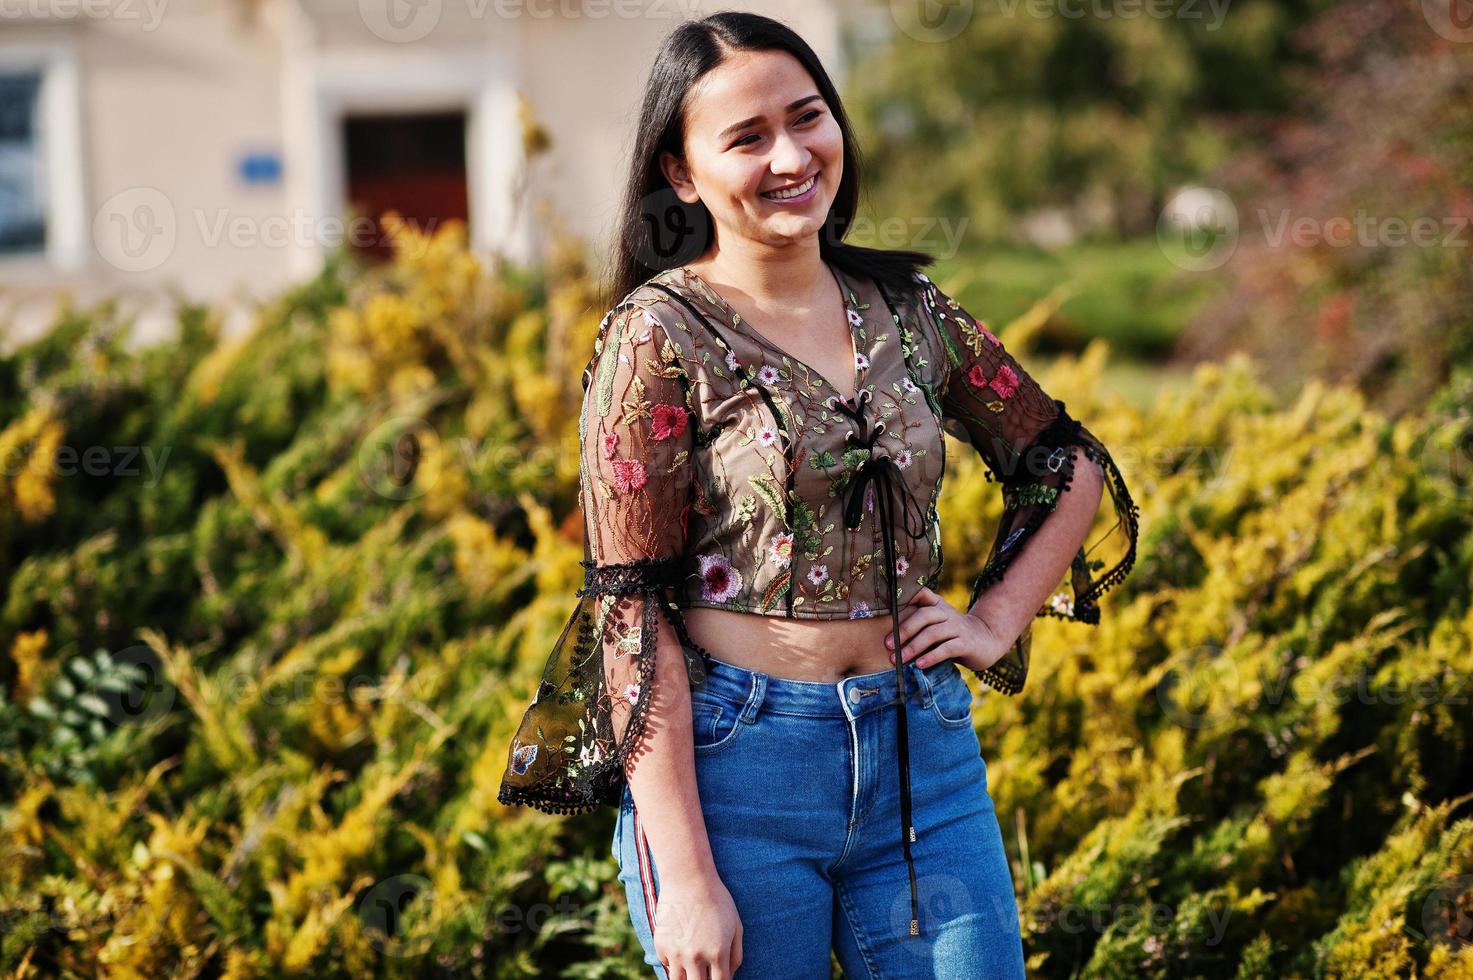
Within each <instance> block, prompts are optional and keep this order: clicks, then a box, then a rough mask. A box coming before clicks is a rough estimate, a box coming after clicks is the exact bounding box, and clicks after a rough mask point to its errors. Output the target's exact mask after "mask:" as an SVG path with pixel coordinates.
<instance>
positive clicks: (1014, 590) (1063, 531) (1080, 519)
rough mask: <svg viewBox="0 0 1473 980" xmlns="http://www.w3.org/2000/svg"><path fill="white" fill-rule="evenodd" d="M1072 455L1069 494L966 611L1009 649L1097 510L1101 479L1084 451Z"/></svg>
mask: <svg viewBox="0 0 1473 980" xmlns="http://www.w3.org/2000/svg"><path fill="white" fill-rule="evenodd" d="M1071 452H1073V454H1074V476H1073V479H1072V480H1071V481H1070V487H1069V489H1068V490H1067V491H1064V492H1063V493H1062V494H1060V496H1059V500H1058V503H1057V505H1056V509H1055V511H1054V513H1053V514H1051V515H1050V516H1049V518H1048V520H1046V521H1044V522H1043V525H1042V526H1041V527H1040V528H1039V529H1038V530H1037V531H1036V532H1034V534H1033V536H1032V537H1031V538H1030V539H1029V540H1028V541H1027V542H1026V543H1025V544H1024V546H1023V551H1022V553H1021V554H1019V555H1018V556H1017V557H1016V558H1014V559H1013V561H1012V564H1010V565H1009V566H1008V569H1007V573H1006V574H1005V575H1003V577H1002V579H1001V580H1000V581H998V582H995V583H993V584H992V585H991V586H989V587H988V588H986V589H984V590H983V592H982V594H981V595H980V596H978V597H977V602H976V604H975V605H973V606H972V608H971V609H969V610H967V611H968V612H969V613H970V614H972V615H973V616H976V617H978V618H979V619H982V620H983V621H985V622H986V623H987V624H988V626H990V627H991V628H992V630H993V632H994V633H996V634H997V635H998V636H1001V637H1003V638H1004V639H1005V640H1006V641H1007V643H1008V644H1009V645H1011V644H1012V642H1013V641H1014V640H1016V639H1017V638H1018V636H1019V635H1020V634H1021V633H1022V632H1023V630H1024V629H1026V628H1027V627H1028V624H1029V623H1030V622H1032V620H1033V617H1034V616H1036V615H1037V614H1038V610H1039V609H1040V608H1041V607H1042V606H1043V604H1044V602H1045V601H1046V600H1047V599H1048V597H1049V595H1050V594H1051V593H1052V591H1053V589H1054V587H1055V586H1056V585H1057V584H1058V582H1059V580H1060V579H1061V578H1062V577H1063V575H1064V572H1065V571H1066V570H1067V569H1068V568H1069V563H1070V562H1072V561H1073V560H1074V555H1075V554H1076V553H1078V551H1079V548H1080V545H1081V544H1083V542H1084V538H1085V536H1086V535H1087V534H1089V529H1090V525H1091V524H1093V522H1094V516H1095V513H1096V511H1097V510H1098V509H1099V505H1100V498H1101V495H1102V494H1103V492H1104V486H1105V481H1104V474H1103V473H1102V472H1101V471H1100V467H1099V465H1098V464H1096V463H1094V462H1093V461H1092V460H1090V459H1089V457H1087V456H1085V454H1084V450H1082V449H1080V448H1079V447H1078V446H1075V447H1072V449H1071Z"/></svg>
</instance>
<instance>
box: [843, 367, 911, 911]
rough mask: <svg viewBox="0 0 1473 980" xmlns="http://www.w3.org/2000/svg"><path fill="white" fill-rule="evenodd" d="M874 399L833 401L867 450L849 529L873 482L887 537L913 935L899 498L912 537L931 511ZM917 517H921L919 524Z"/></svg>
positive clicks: (851, 438) (848, 505)
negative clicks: (889, 445) (872, 416)
mask: <svg viewBox="0 0 1473 980" xmlns="http://www.w3.org/2000/svg"><path fill="white" fill-rule="evenodd" d="M869 398H870V391H869V389H868V388H861V389H860V390H859V393H858V394H857V395H856V396H855V398H854V402H853V403H852V404H851V403H849V402H847V401H845V400H844V399H841V398H839V397H837V396H834V397H831V398H829V400H828V404H829V407H831V408H835V409H837V410H839V411H841V412H843V413H844V415H846V416H847V417H849V418H850V419H852V420H853V421H854V423H855V426H856V427H857V430H858V431H856V430H855V429H850V430H849V434H848V436H847V437H845V444H846V445H849V446H851V447H853V448H856V449H859V450H863V451H865V452H866V453H867V455H866V457H865V459H864V461H863V462H862V463H861V464H860V465H859V467H858V468H857V469H856V470H855V471H854V476H853V477H852V478H851V483H850V486H849V489H848V491H847V494H848V495H847V497H846V499H845V501H844V526H845V527H847V528H849V529H850V530H851V531H852V530H854V529H856V528H858V527H859V522H860V521H861V520H862V519H863V517H864V499H865V494H866V491H867V490H868V489H869V488H870V487H871V486H874V487H876V488H878V493H877V497H878V502H879V508H878V509H879V511H880V531H881V534H882V536H883V537H884V539H885V568H886V571H887V572H888V573H889V591H890V628H891V635H892V638H893V639H894V641H895V682H896V692H895V736H896V745H897V747H898V754H897V758H896V764H897V768H898V770H899V777H900V847H901V849H902V850H903V851H904V852H905V870H906V874H907V875H909V877H910V934H911V935H912V936H919V935H920V934H921V922H920V900H919V896H918V894H917V889H916V869H915V861H914V860H913V859H912V857H911V853H910V845H911V842H912V841H914V840H915V839H916V832H915V825H914V823H913V822H912V820H911V805H910V744H909V741H908V739H907V727H906V714H905V702H906V698H907V697H908V696H909V695H908V692H907V691H906V689H905V669H904V664H903V662H902V660H901V656H900V595H899V592H900V588H899V583H900V573H899V570H898V569H897V568H896V561H895V536H894V526H895V496H896V494H899V495H900V497H901V523H902V526H903V527H904V529H905V533H906V534H908V535H910V537H912V538H923V537H925V536H926V510H925V508H924V507H922V506H921V504H920V502H919V501H917V500H916V499H915V497H914V495H912V494H911V493H910V490H909V488H908V487H907V486H906V485H905V478H904V477H903V476H902V475H901V473H900V466H899V464H897V463H896V462H895V459H894V457H892V456H890V455H889V453H887V452H885V451H884V449H883V448H881V449H876V445H875V444H876V443H877V442H878V441H879V438H880V434H881V433H883V432H884V431H885V423H884V422H883V421H877V422H875V423H874V425H870V420H869V418H868V416H867V415H866V414H865V410H864V409H865V403H866V402H868V401H869ZM912 517H915V518H916V519H915V521H914V522H912Z"/></svg>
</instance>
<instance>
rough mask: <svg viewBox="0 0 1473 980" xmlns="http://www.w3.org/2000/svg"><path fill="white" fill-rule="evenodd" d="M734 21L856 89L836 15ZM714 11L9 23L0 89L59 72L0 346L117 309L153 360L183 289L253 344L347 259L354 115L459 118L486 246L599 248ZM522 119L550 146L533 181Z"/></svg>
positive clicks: (785, 13) (302, 8)
mask: <svg viewBox="0 0 1473 980" xmlns="http://www.w3.org/2000/svg"><path fill="white" fill-rule="evenodd" d="M834 2H837V0H834ZM78 6H79V7H80V4H79V5H78ZM723 6H725V5H723ZM730 6H733V7H739V8H741V9H749V10H754V11H757V12H761V13H764V14H767V15H768V16H772V17H776V18H778V19H781V20H783V21H785V22H786V23H788V24H789V25H790V26H792V27H793V28H794V29H795V30H797V31H798V32H799V33H800V34H801V35H803V36H804V37H805V39H807V40H808V41H809V43H810V44H812V45H813V47H814V49H815V50H816V51H817V52H818V54H819V56H820V58H822V59H823V61H824V63H825V65H827V66H828V67H829V69H830V71H832V72H834V73H835V75H836V76H838V77H840V78H842V70H841V66H840V65H839V64H838V60H839V51H838V43H839V39H838V34H837V18H836V15H835V12H834V9H835V8H834V5H833V3H832V2H820V0H765V2H748V3H740V4H731V5H730ZM635 7H643V8H645V9H644V12H643V13H637V14H636V15H630V13H631V11H632V10H633V9H634V8H635ZM58 9H60V8H58ZM88 9H95V8H92V7H90V6H89V8H88ZM391 9H398V10H400V11H406V12H407V14H406V16H405V17H404V18H402V19H390V18H389V17H388V14H387V11H388V10H391ZM716 9H721V7H719V6H709V7H708V5H703V4H699V3H695V0H668V2H659V0H649V2H648V3H645V4H640V5H634V4H630V3H627V2H622V0H603V2H600V0H422V2H420V3H418V4H406V5H392V4H378V5H375V4H372V3H368V2H366V0H365V2H364V3H362V4H360V3H359V2H358V0H234V2H227V0H113V6H112V7H111V8H110V9H109V11H108V12H106V13H104V14H103V15H101V16H91V17H81V16H78V17H62V16H56V15H52V16H47V17H35V16H31V17H27V18H21V19H19V20H10V21H7V23H6V25H5V30H4V32H3V34H0V70H3V69H4V68H5V67H6V66H7V65H14V64H20V63H25V62H26V61H28V60H29V61H36V60H38V59H49V62H48V63H51V64H53V65H59V66H60V68H59V69H57V70H54V71H52V72H51V73H50V74H49V75H48V81H47V83H46V84H47V85H48V86H50V92H51V95H52V96H53V98H52V100H51V103H50V105H51V110H50V111H49V114H48V116H47V131H46V133H45V136H44V140H45V143H46V152H47V154H48V161H49V162H48V166H47V178H48V183H49V184H50V185H51V186H50V188H49V189H50V192H51V198H52V202H53V208H54V214H53V219H54V220H53V222H52V224H51V227H50V228H49V231H50V234H51V235H52V242H51V249H50V254H49V256H47V257H45V258H0V331H3V332H4V334H5V335H4V336H0V344H7V345H8V344H9V343H13V342H15V341H16V340H18V339H21V338H23V337H25V336H30V335H34V333H36V332H37V331H39V330H40V329H43V328H44V327H45V326H46V325H47V324H48V323H49V322H50V320H51V319H52V317H53V315H54V306H55V302H56V296H57V295H58V290H59V289H62V288H64V289H66V290H68V291H69V292H70V294H71V295H72V296H74V297H76V298H77V299H78V300H80V301H83V302H85V301H88V300H89V299H92V298H95V297H100V296H102V295H109V294H121V295H123V296H124V297H125V298H126V299H127V301H128V302H130V303H132V304H134V305H135V307H136V309H137V311H138V312H139V315H140V323H139V330H140V336H139V338H138V339H139V340H140V341H146V340H148V339H151V337H152V336H156V335H158V334H159V333H161V332H166V331H167V330H168V329H169V327H170V324H171V322H172V313H171V311H170V308H169V307H170V300H169V296H170V294H171V292H174V293H177V294H179V295H182V296H184V297H186V298H188V299H191V300H199V301H209V302H214V303H217V304H220V305H221V306H222V308H223V309H226V310H228V311H229V313H230V316H231V321H230V325H229V326H228V328H227V329H229V330H231V331H233V330H236V329H240V328H241V327H243V326H244V325H245V324H246V323H248V322H249V306H250V301H251V300H252V299H254V298H261V297H267V296H270V295H272V294H274V293H276V292H278V291H280V290H281V289H282V288H283V287H284V286H286V285H288V284H289V283H291V282H293V281H296V280H299V279H301V278H303V277H305V276H309V275H311V274H312V272H314V271H315V270H316V269H317V268H318V265H319V263H320V261H321V257H322V255H323V251H324V247H325V246H329V245H331V244H333V243H334V242H336V241H338V240H340V235H338V234H335V231H336V230H335V229H333V228H332V227H331V226H330V225H328V224H326V223H327V222H330V221H331V220H332V219H334V218H336V217H339V214H340V213H339V211H338V208H339V207H340V206H341V202H342V194H343V189H342V161H341V159H340V152H341V148H340V146H339V142H340V141H339V139H338V133H337V122H338V119H339V117H340V115H341V113H343V112H356V111H387V110H396V109H402V110H417V109H433V108H438V107H442V106H461V107H464V108H465V109H466V110H467V111H468V112H469V116H470V118H469V130H468V133H467V142H468V146H467V156H468V182H469V192H470V207H471V214H472V219H471V232H472V237H473V245H474V246H475V247H477V248H479V249H482V250H484V251H487V252H491V251H498V252H503V253H505V254H508V255H510V256H512V257H513V258H517V259H519V260H527V259H531V258H534V257H535V256H536V254H537V253H538V252H539V250H540V249H541V248H542V246H543V245H545V244H546V242H547V240H548V237H549V227H548V219H547V218H546V217H545V211H544V210H543V209H544V208H550V209H552V210H553V211H555V212H556V214H557V215H558V216H559V219H560V222H561V224H562V225H563V227H565V228H566V229H568V230H569V231H572V232H573V233H575V234H578V235H581V236H583V237H584V238H586V239H588V240H589V241H590V242H592V243H594V244H595V247H596V248H597V247H601V246H602V244H603V243H604V242H606V240H607V236H608V234H609V226H610V222H611V221H612V219H613V215H614V209H615V207H616V205H617V201H616V195H617V193H618V187H619V183H620V180H621V176H622V174H623V172H624V171H625V169H626V168H627V164H628V153H629V149H630V144H631V141H632V136H633V127H634V125H635V123H636V118H637V113H638V102H639V98H640V95H641V92H642V88H643V85H644V81H645V78H646V75H647V73H648V71H649V67H650V63H651V61H652V59H653V56H654V53H655V51H656V49H657V48H658V46H659V44H660V41H661V39H662V38H663V37H664V35H665V34H666V33H667V32H668V31H669V30H671V29H673V28H674V27H675V26H676V24H677V23H678V22H679V20H680V19H681V18H682V17H686V16H704V15H705V14H707V13H710V12H713V11H714V10H716ZM58 93H61V96H60V103H61V104H60V106H58ZM519 99H525V100H526V106H527V108H528V109H529V110H530V112H531V114H532V116H533V118H534V119H535V120H536V121H537V122H538V123H539V124H540V125H541V126H542V127H543V128H544V129H545V131H546V132H547V133H548V134H549V136H550V138H551V146H550V149H549V151H548V152H547V153H546V154H544V155H542V156H541V157H539V158H538V159H536V160H534V161H533V162H532V165H531V166H530V167H527V166H525V165H524V164H525V161H524V160H523V158H522V146H521V124H520V121H519V117H518V103H519ZM69 133H70V136H69V135H68V134H69ZM253 152H256V153H265V154H266V155H267V158H268V159H269V158H270V157H271V156H272V155H274V156H275V157H276V158H278V159H279V161H280V164H281V171H280V177H279V179H276V180H274V181H267V182H264V183H251V182H247V181H245V180H243V179H242V177H241V176H240V175H239V173H238V169H239V167H240V164H241V160H242V158H243V157H244V156H245V155H246V154H250V153H253Z"/></svg>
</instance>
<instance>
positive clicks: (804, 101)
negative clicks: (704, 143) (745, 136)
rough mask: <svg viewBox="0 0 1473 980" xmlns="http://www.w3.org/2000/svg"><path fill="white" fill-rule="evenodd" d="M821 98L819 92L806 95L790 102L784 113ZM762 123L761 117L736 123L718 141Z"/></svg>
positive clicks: (721, 134)
mask: <svg viewBox="0 0 1473 980" xmlns="http://www.w3.org/2000/svg"><path fill="white" fill-rule="evenodd" d="M821 98H823V96H821V95H819V94H818V93H817V92H815V93H813V94H812V95H805V96H804V97H803V98H801V99H798V100H797V101H796V102H789V103H788V104H787V107H786V108H784V109H783V111H784V112H792V111H793V110H794V109H796V108H798V107H799V106H803V105H807V104H808V103H809V102H812V101H813V100H814V99H821ZM761 121H762V117H761V116H752V117H751V118H750V119H743V120H742V121H741V122H734V123H732V124H731V125H730V126H727V127H726V128H725V129H723V130H722V131H721V132H719V133H717V134H716V138H717V139H718V140H724V139H726V138H727V137H728V136H731V135H734V134H735V133H736V132H737V131H738V130H741V129H746V128H747V127H748V126H750V125H752V124H753V123H756V122H761Z"/></svg>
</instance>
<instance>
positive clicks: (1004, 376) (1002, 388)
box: [967, 364, 1018, 398]
mask: <svg viewBox="0 0 1473 980" xmlns="http://www.w3.org/2000/svg"><path fill="white" fill-rule="evenodd" d="M967 380H968V381H969V382H971V383H972V385H973V386H975V387H977V388H986V387H987V386H989V385H991V386H992V390H993V391H995V392H997V393H998V395H999V396H1001V397H1002V398H1011V397H1013V392H1015V391H1017V390H1018V376H1017V375H1016V374H1014V373H1013V369H1012V368H1010V367H1008V366H1007V365H1006V364H1002V365H999V366H998V369H997V373H996V374H994V375H993V376H992V378H991V380H989V379H988V377H987V373H986V372H985V371H984V370H983V368H982V365H981V364H973V365H972V369H971V370H970V371H968V372H967Z"/></svg>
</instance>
